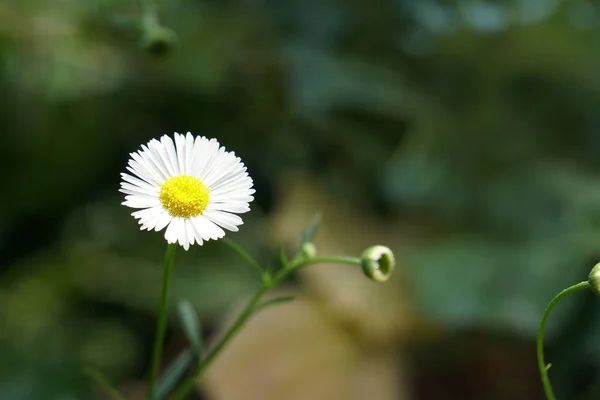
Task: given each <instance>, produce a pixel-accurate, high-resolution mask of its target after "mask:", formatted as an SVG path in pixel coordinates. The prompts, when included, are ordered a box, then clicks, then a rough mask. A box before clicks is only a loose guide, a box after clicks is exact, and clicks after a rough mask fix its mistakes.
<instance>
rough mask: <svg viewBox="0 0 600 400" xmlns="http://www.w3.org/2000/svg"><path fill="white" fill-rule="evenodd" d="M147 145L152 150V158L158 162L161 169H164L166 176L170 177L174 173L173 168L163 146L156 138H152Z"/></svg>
mask: <svg viewBox="0 0 600 400" xmlns="http://www.w3.org/2000/svg"><path fill="white" fill-rule="evenodd" d="M148 147H149V148H150V151H151V152H152V154H153V156H154V159H155V160H156V162H158V163H160V166H161V169H162V170H163V171H165V174H166V178H167V179H168V178H170V177H172V176H173V175H175V168H174V167H173V165H172V164H171V160H170V159H169V155H168V154H167V150H166V149H165V146H164V145H163V144H162V143H161V142H159V141H158V140H156V139H152V140H151V141H150V143H148Z"/></svg>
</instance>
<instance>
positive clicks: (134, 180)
mask: <svg viewBox="0 0 600 400" xmlns="http://www.w3.org/2000/svg"><path fill="white" fill-rule="evenodd" d="M121 178H122V179H123V180H124V181H125V182H127V183H130V184H132V185H135V186H137V187H141V188H144V189H157V190H159V188H158V186H156V185H153V184H152V183H150V182H147V181H145V180H143V179H139V178H136V177H135V176H131V175H129V174H126V173H125V172H122V173H121Z"/></svg>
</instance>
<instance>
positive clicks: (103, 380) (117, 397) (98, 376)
mask: <svg viewBox="0 0 600 400" xmlns="http://www.w3.org/2000/svg"><path fill="white" fill-rule="evenodd" d="M84 372H85V373H86V375H88V376H89V377H90V378H91V379H93V380H94V381H95V382H96V383H97V384H98V386H100V388H102V390H104V392H105V393H106V394H107V395H109V396H110V397H111V398H112V399H114V400H127V399H126V398H125V396H123V395H122V394H121V393H119V392H118V391H117V389H115V388H114V387H113V385H112V384H111V383H110V381H109V380H108V378H107V377H106V376H104V374H102V372H100V371H98V370H97V369H95V368H92V367H86V368H85V369H84Z"/></svg>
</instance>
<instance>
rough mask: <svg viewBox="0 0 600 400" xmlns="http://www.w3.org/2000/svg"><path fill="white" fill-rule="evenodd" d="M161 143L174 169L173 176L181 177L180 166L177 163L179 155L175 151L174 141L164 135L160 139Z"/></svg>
mask: <svg viewBox="0 0 600 400" xmlns="http://www.w3.org/2000/svg"><path fill="white" fill-rule="evenodd" d="M160 142H161V143H162V145H163V148H164V149H165V151H166V153H167V158H168V160H169V161H170V162H171V166H172V167H173V175H181V172H179V164H178V163H177V153H176V151H175V144H173V139H171V138H170V137H169V136H167V135H164V136H163V137H161V138H160Z"/></svg>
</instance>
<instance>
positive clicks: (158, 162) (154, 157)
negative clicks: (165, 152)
mask: <svg viewBox="0 0 600 400" xmlns="http://www.w3.org/2000/svg"><path fill="white" fill-rule="evenodd" d="M152 143H153V141H150V142H149V143H148V146H146V145H143V146H142V151H141V152H140V156H141V157H142V159H143V160H144V161H145V162H146V163H147V164H148V165H151V166H152V167H153V168H154V170H155V171H156V172H157V173H158V174H159V175H160V178H161V179H163V180H165V179H168V178H169V176H170V173H169V170H168V169H167V168H166V166H165V163H164V162H163V160H162V157H161V156H160V154H159V153H157V152H155V151H154V150H152V149H151V148H150V147H149V146H151V145H152Z"/></svg>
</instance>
